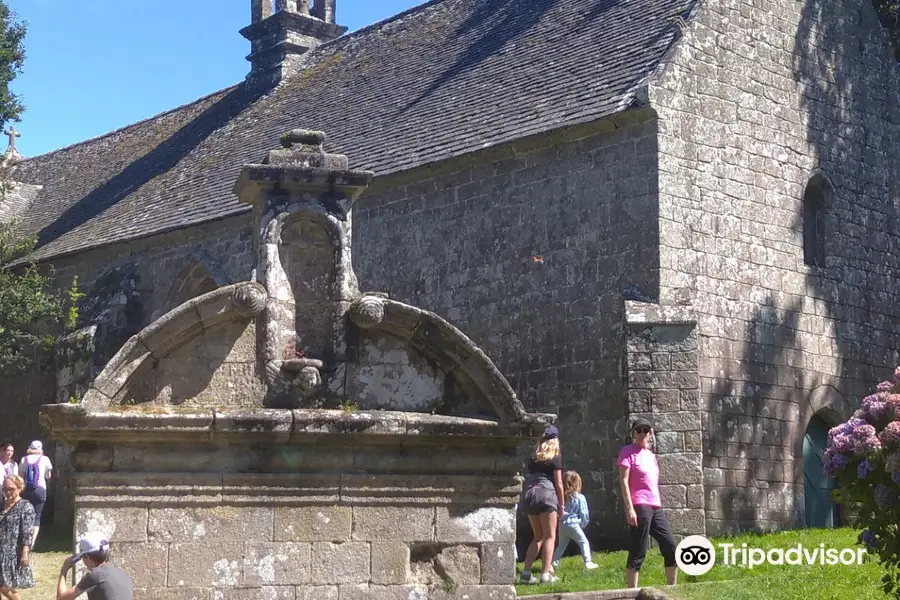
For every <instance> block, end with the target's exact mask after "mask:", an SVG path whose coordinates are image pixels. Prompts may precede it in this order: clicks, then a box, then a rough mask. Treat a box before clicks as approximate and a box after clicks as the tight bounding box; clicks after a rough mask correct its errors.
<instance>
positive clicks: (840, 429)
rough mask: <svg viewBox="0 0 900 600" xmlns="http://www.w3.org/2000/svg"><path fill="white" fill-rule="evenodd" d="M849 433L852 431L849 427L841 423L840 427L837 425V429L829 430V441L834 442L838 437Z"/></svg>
mask: <svg viewBox="0 0 900 600" xmlns="http://www.w3.org/2000/svg"><path fill="white" fill-rule="evenodd" d="M849 432H850V429H849V427H847V423H841V424H840V425H837V426H836V427H832V428H831V429H829V430H828V439H829V440H833V439H834V438H836V437H837V436H839V435H845V434H847V433H849Z"/></svg>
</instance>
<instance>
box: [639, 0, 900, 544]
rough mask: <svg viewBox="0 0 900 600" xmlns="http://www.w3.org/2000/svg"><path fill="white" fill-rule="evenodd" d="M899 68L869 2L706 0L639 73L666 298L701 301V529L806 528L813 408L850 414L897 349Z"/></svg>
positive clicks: (830, 416)
mask: <svg viewBox="0 0 900 600" xmlns="http://www.w3.org/2000/svg"><path fill="white" fill-rule="evenodd" d="M896 75H897V72H896V65H895V61H894V58H893V55H892V53H891V50H890V47H889V44H888V43H887V40H886V38H885V37H884V35H883V34H882V32H881V30H880V27H879V25H878V22H877V18H876V16H875V14H874V11H873V10H872V6H871V3H870V2H868V1H867V0H850V1H842V2H837V1H832V0H803V1H802V2H775V1H769V0H753V1H750V0H740V1H734V2H725V1H714V2H707V3H704V4H702V5H701V7H700V8H698V13H697V14H696V15H695V16H694V17H693V18H692V19H690V23H689V25H688V26H687V28H686V29H685V32H684V37H683V39H682V40H681V41H680V42H679V45H678V46H677V47H676V49H675V50H674V52H673V53H672V55H671V59H670V64H669V65H668V67H667V68H666V69H665V70H664V71H663V72H661V73H659V74H658V75H657V76H656V78H655V80H654V81H653V82H651V86H650V89H649V100H650V103H651V104H652V105H653V106H654V107H655V109H656V110H657V112H658V114H659V150H660V157H659V173H660V183H659V187H660V192H661V193H660V209H659V210H660V288H661V291H660V300H661V301H662V302H663V303H664V304H678V303H682V302H686V303H689V304H690V305H691V306H692V307H693V309H694V310H695V311H696V313H697V318H698V328H699V336H700V337H699V345H700V346H699V347H700V385H701V396H702V411H703V414H702V418H703V432H704V439H703V444H704V452H705V459H704V480H705V481H704V483H705V490H706V510H707V530H708V531H709V532H710V533H718V532H721V531H725V530H731V529H748V528H752V529H769V528H775V527H782V526H787V525H791V524H794V523H803V522H804V521H805V515H804V509H803V507H804V501H803V472H802V471H803V470H802V460H801V448H802V438H803V435H804V433H805V431H806V427H807V423H808V422H809V419H810V418H811V417H812V415H813V414H814V413H816V412H822V411H824V412H823V414H824V415H825V416H826V420H827V421H828V422H831V423H834V422H835V421H836V420H837V419H842V418H847V417H848V416H849V413H850V412H852V410H853V405H854V403H858V401H859V400H860V399H861V397H862V396H863V395H864V394H865V393H867V391H868V390H869V389H871V387H872V386H873V385H874V384H875V383H877V382H878V381H880V380H881V379H884V378H885V376H887V375H888V374H889V373H890V372H891V371H892V369H893V367H894V365H895V364H896V363H897V360H898V356H897V352H898V349H900V336H898V334H897V333H896V330H895V327H894V324H895V323H896V322H897V320H898V318H900V307H898V306H897V304H896V302H894V301H893V300H891V299H892V298H894V297H896V295H897V293H898V292H900V284H898V281H897V279H896V277H894V276H892V273H895V272H896V269H897V268H898V267H900V252H898V248H900V245H898V241H900V240H898V236H897V233H896V232H897V228H896V226H895V225H896V223H897V219H898V205H897V194H896V191H897V188H896V185H897V181H898V177H897V175H898V173H897V165H898V164H900V162H898V152H900V113H898V103H897V97H898V87H897V82H898V81H900V80H898V79H897V76H896ZM811 180H815V181H818V182H820V183H821V184H822V185H821V189H822V191H823V196H824V206H823V208H822V216H823V219H822V225H823V227H822V228H821V229H820V231H819V241H820V243H821V244H822V249H823V252H822V254H823V258H824V260H823V261H822V262H821V264H812V265H811V264H806V263H805V261H804V248H803V239H804V236H803V229H804V226H803V216H802V215H803V199H804V195H805V192H806V189H807V186H808V184H809V182H810V181H811Z"/></svg>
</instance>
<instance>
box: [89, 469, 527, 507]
mask: <svg viewBox="0 0 900 600" xmlns="http://www.w3.org/2000/svg"><path fill="white" fill-rule="evenodd" d="M73 488H74V491H75V494H76V497H77V499H78V504H79V506H81V507H85V508H89V507H94V506H98V507H100V506H105V507H109V506H116V507H142V506H153V507H158V506H169V507H179V506H219V505H231V506H333V505H344V506H383V505H403V506H449V505H454V506H460V505H462V506H465V505H475V506H484V507H501V508H512V507H513V506H514V505H515V503H516V502H517V501H518V496H519V490H520V489H521V478H519V477H518V476H515V475H509V476H494V477H490V476H478V477H471V476H464V475H446V476H435V475H416V474H404V475H387V474H382V475H365V474H349V473H347V474H313V473H310V474H290V473H259V474H250V473H224V474H221V473H220V474H215V473H191V472H183V473H117V472H110V473H78V474H76V475H75V477H74V481H73ZM123 489H126V490H127V492H125V493H123V492H122V490H123Z"/></svg>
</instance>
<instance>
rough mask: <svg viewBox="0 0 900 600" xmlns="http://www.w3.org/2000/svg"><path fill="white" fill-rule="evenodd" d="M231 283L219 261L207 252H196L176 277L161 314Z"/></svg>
mask: <svg viewBox="0 0 900 600" xmlns="http://www.w3.org/2000/svg"><path fill="white" fill-rule="evenodd" d="M230 283H231V282H230V281H229V280H228V278H227V276H225V274H224V272H223V270H222V269H221V268H220V266H219V264H218V261H216V260H215V259H214V258H213V257H211V256H209V254H208V253H207V252H194V253H192V254H191V256H190V259H189V260H188V263H187V264H186V265H185V266H184V267H182V269H181V271H179V272H178V275H176V276H175V280H174V281H173V282H172V287H171V288H170V289H169V293H168V295H167V296H166V301H165V303H164V304H163V307H162V311H161V314H165V313H167V312H169V311H170V310H172V309H173V308H175V307H176V306H180V305H182V304H184V303H185V302H187V301H188V300H193V299H194V298H197V297H198V296H202V295H203V294H206V293H209V292H211V291H213V290H215V289H217V288H220V287H222V286H225V285H229V284H230Z"/></svg>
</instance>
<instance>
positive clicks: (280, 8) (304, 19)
mask: <svg viewBox="0 0 900 600" xmlns="http://www.w3.org/2000/svg"><path fill="white" fill-rule="evenodd" d="M336 1H337V0H316V1H315V4H314V5H311V4H312V0H250V25H248V26H247V27H245V28H243V29H241V35H243V36H244V37H245V38H247V39H248V40H250V54H249V55H248V56H247V60H248V61H250V65H251V67H250V73H249V75H248V76H247V78H248V79H251V80H254V81H257V80H258V81H263V82H267V83H278V82H280V81H281V80H282V79H284V78H286V77H289V76H290V75H292V74H293V73H295V72H296V71H298V70H299V63H300V57H301V56H303V54H305V53H306V52H308V51H310V50H312V49H313V48H315V47H316V46H318V45H319V44H323V43H325V42H328V41H331V40H333V39H336V38H338V37H340V36H341V35H343V34H344V32H346V31H347V28H346V27H341V26H340V25H336V24H335V22H334V20H335V4H336Z"/></svg>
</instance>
